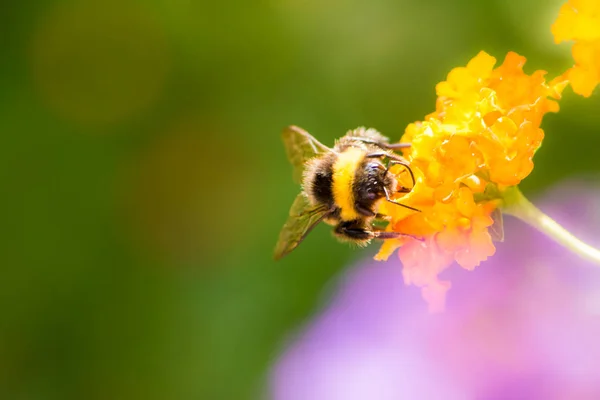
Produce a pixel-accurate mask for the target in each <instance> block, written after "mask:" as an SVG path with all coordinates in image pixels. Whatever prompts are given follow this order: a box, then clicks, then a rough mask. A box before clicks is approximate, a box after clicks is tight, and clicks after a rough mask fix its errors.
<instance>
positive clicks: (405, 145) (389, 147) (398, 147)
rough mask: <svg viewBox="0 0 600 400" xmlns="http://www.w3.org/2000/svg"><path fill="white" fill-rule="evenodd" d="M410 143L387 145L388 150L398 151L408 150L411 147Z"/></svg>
mask: <svg viewBox="0 0 600 400" xmlns="http://www.w3.org/2000/svg"><path fill="white" fill-rule="evenodd" d="M410 146H411V144H410V143H388V144H386V145H385V148H386V149H390V150H397V149H406V148H408V147H410Z"/></svg>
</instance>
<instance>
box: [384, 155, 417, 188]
mask: <svg viewBox="0 0 600 400" xmlns="http://www.w3.org/2000/svg"><path fill="white" fill-rule="evenodd" d="M396 164H398V165H403V166H404V167H405V168H406V169H407V170H408V173H409V174H410V179H411V180H412V185H413V187H414V186H415V185H416V184H417V181H416V180H415V174H413V172H412V169H411V168H410V165H409V164H408V163H407V162H406V161H400V160H390V161H389V162H388V166H387V168H386V170H385V172H386V174H387V172H388V171H389V170H390V168H391V167H392V165H396Z"/></svg>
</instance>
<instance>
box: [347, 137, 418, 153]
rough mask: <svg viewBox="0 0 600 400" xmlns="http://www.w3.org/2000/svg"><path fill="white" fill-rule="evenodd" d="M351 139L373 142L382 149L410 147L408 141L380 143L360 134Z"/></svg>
mask: <svg viewBox="0 0 600 400" xmlns="http://www.w3.org/2000/svg"><path fill="white" fill-rule="evenodd" d="M351 139H352V140H358V141H361V142H364V143H369V144H374V145H375V146H378V147H381V148H382V149H388V150H397V149H405V148H407V147H410V143H381V142H378V141H376V140H373V139H369V138H365V137H360V136H353V137H352V138H351Z"/></svg>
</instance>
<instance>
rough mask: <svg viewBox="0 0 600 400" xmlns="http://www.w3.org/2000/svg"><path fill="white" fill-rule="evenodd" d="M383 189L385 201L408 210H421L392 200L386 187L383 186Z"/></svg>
mask: <svg viewBox="0 0 600 400" xmlns="http://www.w3.org/2000/svg"><path fill="white" fill-rule="evenodd" d="M383 190H384V191H385V199H386V200H387V201H389V202H390V203H393V204H396V205H397V206H400V207H404V208H408V209H409V210H413V211H417V212H421V210H419V209H417V208H414V207H411V206H407V205H406V204H402V203H398V202H396V201H394V200H392V199H391V198H390V192H388V190H387V188H386V187H384V188H383Z"/></svg>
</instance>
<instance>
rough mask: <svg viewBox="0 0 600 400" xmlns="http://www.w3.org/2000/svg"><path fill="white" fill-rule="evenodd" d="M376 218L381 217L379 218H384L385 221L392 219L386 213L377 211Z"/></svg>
mask: <svg viewBox="0 0 600 400" xmlns="http://www.w3.org/2000/svg"><path fill="white" fill-rule="evenodd" d="M374 218H375V219H379V220H383V221H387V220H389V219H390V216H389V215H385V214H381V213H377V214H375V217H374Z"/></svg>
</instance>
